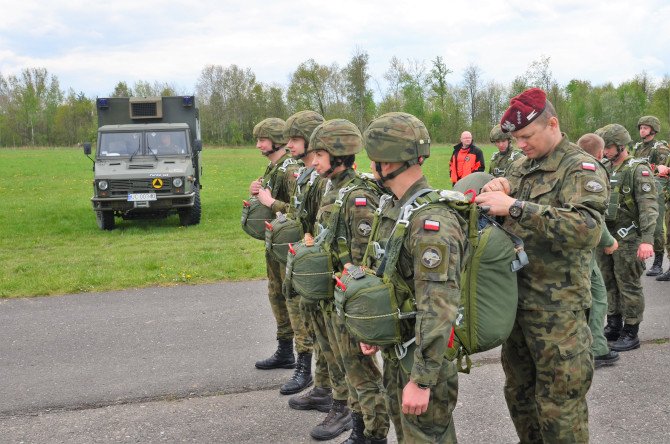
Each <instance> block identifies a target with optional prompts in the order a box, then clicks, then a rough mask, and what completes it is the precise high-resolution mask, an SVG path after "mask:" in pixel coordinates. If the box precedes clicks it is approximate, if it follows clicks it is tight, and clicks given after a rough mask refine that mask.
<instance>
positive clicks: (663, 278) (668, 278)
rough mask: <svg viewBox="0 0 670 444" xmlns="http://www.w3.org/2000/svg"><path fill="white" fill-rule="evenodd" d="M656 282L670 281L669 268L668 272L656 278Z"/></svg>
mask: <svg viewBox="0 0 670 444" xmlns="http://www.w3.org/2000/svg"><path fill="white" fill-rule="evenodd" d="M656 280H657V281H670V268H668V271H666V272H665V273H663V274H661V275H659V276H656Z"/></svg>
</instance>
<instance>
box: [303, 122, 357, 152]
mask: <svg viewBox="0 0 670 444" xmlns="http://www.w3.org/2000/svg"><path fill="white" fill-rule="evenodd" d="M362 149H363V137H362V136H361V132H360V131H359V130H358V127H357V126H356V125H354V124H353V123H351V122H349V121H348V120H346V119H332V120H326V121H325V122H323V123H322V124H320V125H319V126H317V127H316V128H314V131H313V132H312V136H311V137H310V139H309V151H320V150H324V151H327V152H328V153H330V155H331V156H333V157H342V156H351V155H354V154H356V153H360V152H361V150H362Z"/></svg>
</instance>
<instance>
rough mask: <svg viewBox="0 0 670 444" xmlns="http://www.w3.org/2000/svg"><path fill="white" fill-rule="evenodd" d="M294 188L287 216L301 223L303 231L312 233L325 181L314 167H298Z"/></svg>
mask: <svg viewBox="0 0 670 444" xmlns="http://www.w3.org/2000/svg"><path fill="white" fill-rule="evenodd" d="M294 176H296V181H295V188H294V191H293V196H292V198H291V202H289V210H288V215H289V217H292V218H296V219H298V220H299V221H300V223H301V224H302V229H303V231H304V232H305V233H312V234H313V233H314V221H315V220H316V213H317V211H318V210H319V204H320V202H321V197H322V196H323V190H324V186H325V184H326V181H325V180H323V179H322V178H321V176H319V174H318V173H317V172H316V170H315V169H314V167H306V166H303V167H301V168H300V169H298V170H297V171H296V172H295V173H294Z"/></svg>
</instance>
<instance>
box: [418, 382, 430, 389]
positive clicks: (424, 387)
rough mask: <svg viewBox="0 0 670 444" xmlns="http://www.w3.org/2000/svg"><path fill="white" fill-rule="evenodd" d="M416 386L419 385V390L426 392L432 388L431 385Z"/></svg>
mask: <svg viewBox="0 0 670 444" xmlns="http://www.w3.org/2000/svg"><path fill="white" fill-rule="evenodd" d="M416 385H417V387H419V388H420V389H422V390H426V389H429V388H430V386H429V385H426V384H419V383H417V384H416Z"/></svg>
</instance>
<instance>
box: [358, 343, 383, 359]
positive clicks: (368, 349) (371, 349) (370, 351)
mask: <svg viewBox="0 0 670 444" xmlns="http://www.w3.org/2000/svg"><path fill="white" fill-rule="evenodd" d="M358 345H359V347H360V348H361V353H363V354H364V355H365V356H370V355H374V354H375V353H377V352H378V351H379V347H377V346H376V345H368V344H365V343H363V342H359V343H358Z"/></svg>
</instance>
